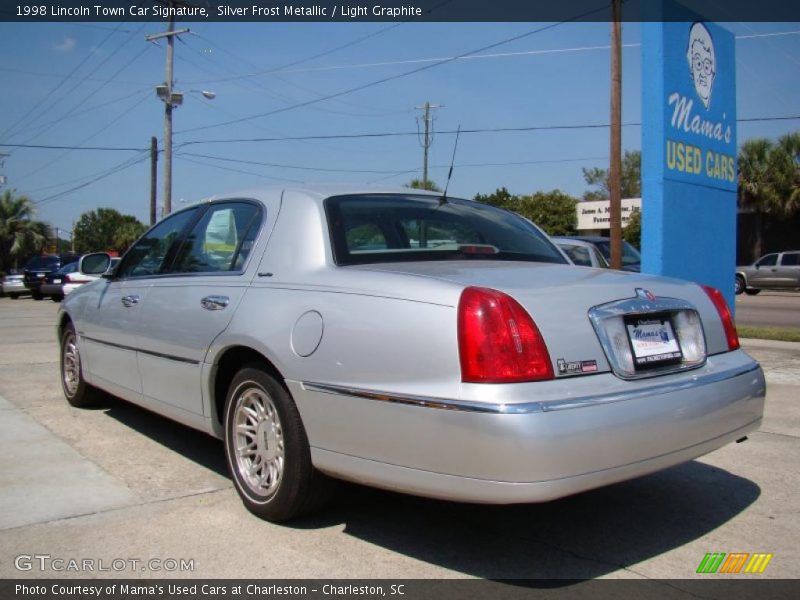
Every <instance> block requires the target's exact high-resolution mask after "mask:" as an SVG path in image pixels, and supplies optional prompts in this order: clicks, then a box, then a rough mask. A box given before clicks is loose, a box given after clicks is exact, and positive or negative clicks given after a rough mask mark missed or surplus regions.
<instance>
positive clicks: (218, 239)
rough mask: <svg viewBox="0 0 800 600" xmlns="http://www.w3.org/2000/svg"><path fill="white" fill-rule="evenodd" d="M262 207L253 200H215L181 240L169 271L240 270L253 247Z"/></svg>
mask: <svg viewBox="0 0 800 600" xmlns="http://www.w3.org/2000/svg"><path fill="white" fill-rule="evenodd" d="M261 215H262V211H261V208H260V207H259V206H258V205H257V204H255V203H252V202H222V203H220V204H214V205H212V206H211V208H209V209H208V211H206V214H204V215H203V216H202V218H201V219H200V220H199V221H198V222H197V224H196V225H195V226H194V227H192V230H191V232H189V235H187V236H186V239H185V240H184V241H183V243H182V244H181V247H180V249H179V250H178V253H177V255H176V258H175V262H174V264H173V266H172V269H171V272H172V273H219V272H225V271H240V270H242V268H243V267H244V264H245V261H246V260H247V257H248V256H249V254H250V251H251V250H252V249H253V244H254V243H255V239H256V236H257V235H258V230H259V226H260V225H261V221H262V219H261Z"/></svg>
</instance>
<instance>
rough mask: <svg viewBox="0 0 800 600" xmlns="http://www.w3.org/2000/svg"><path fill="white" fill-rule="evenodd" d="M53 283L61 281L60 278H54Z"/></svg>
mask: <svg viewBox="0 0 800 600" xmlns="http://www.w3.org/2000/svg"><path fill="white" fill-rule="evenodd" d="M53 283H61V280H60V279H53Z"/></svg>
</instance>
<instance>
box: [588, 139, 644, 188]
mask: <svg viewBox="0 0 800 600" xmlns="http://www.w3.org/2000/svg"><path fill="white" fill-rule="evenodd" d="M608 178H609V173H608V169H601V168H598V167H594V168H593V169H586V168H584V169H583V179H584V181H586V184H587V185H590V186H594V187H596V188H597V189H594V190H588V191H586V192H584V194H583V199H584V200H608V199H609V197H610V194H609V180H608ZM620 179H621V195H622V198H641V196H642V153H641V152H640V151H639V150H634V151H629V150H626V151H625V154H624V155H623V156H622V165H621V178H620Z"/></svg>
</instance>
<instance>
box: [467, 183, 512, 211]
mask: <svg viewBox="0 0 800 600" xmlns="http://www.w3.org/2000/svg"><path fill="white" fill-rule="evenodd" d="M474 200H475V201H476V202H482V203H483V204H489V205H490V206H496V207H497V208H505V209H507V210H515V209H517V208H518V207H519V202H520V197H519V196H517V195H514V194H511V193H510V192H509V191H508V190H507V189H506V188H505V187H501V188H497V190H495V191H494V192H493V193H491V194H476V195H475V198H474Z"/></svg>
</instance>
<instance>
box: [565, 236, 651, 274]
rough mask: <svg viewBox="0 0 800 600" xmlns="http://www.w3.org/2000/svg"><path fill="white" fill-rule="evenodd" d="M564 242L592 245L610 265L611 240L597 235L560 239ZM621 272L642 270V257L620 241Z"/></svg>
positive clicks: (624, 242)
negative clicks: (570, 241) (572, 241)
mask: <svg viewBox="0 0 800 600" xmlns="http://www.w3.org/2000/svg"><path fill="white" fill-rule="evenodd" d="M562 239H564V240H567V239H573V240H582V241H584V242H589V243H591V244H594V246H595V248H597V249H598V250H599V251H600V254H602V255H603V258H605V259H606V261H607V262H608V264H611V239H610V238H607V237H601V236H599V235H572V236H569V237H564V238H562ZM622 270H623V271H632V272H634V273H638V272H640V271H641V270H642V255H641V254H639V251H638V250H637V249H636V248H634V247H633V246H632V245H631V244H629V243H628V242H626V241H625V240H622Z"/></svg>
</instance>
